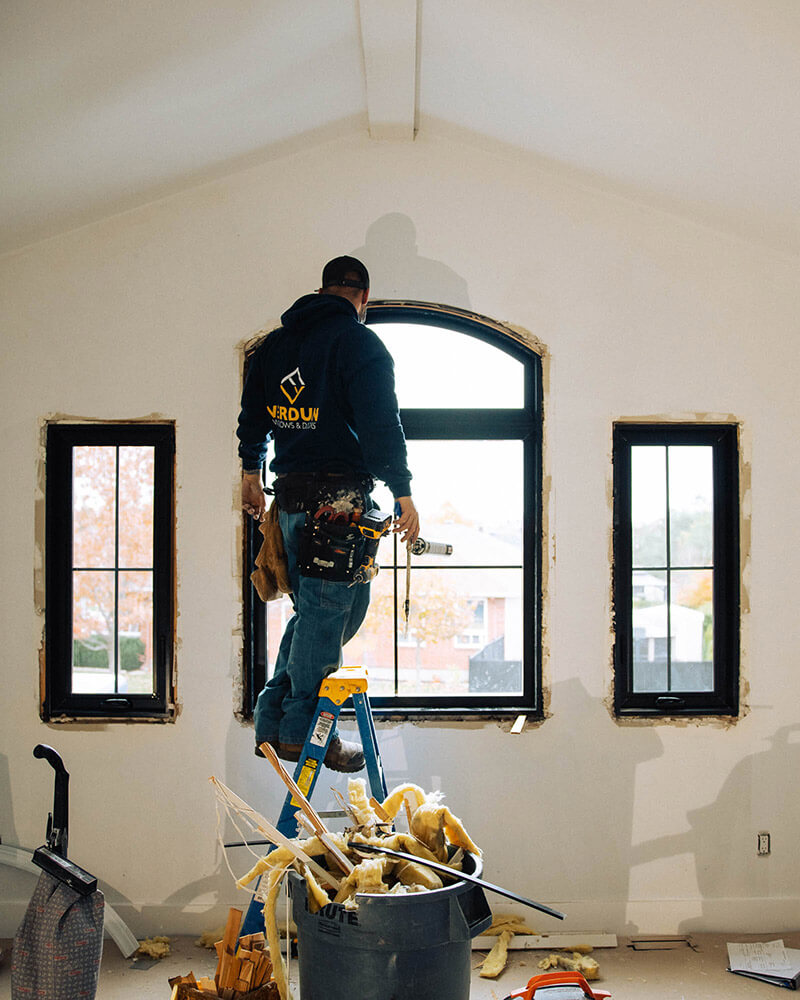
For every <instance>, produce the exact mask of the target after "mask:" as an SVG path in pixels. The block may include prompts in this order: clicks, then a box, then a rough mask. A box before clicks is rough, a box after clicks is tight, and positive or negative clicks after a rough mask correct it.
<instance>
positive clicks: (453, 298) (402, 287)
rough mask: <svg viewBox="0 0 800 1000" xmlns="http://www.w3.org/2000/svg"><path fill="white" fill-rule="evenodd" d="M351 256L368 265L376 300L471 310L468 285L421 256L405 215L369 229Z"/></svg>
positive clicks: (380, 220) (387, 217)
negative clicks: (413, 302)
mask: <svg viewBox="0 0 800 1000" xmlns="http://www.w3.org/2000/svg"><path fill="white" fill-rule="evenodd" d="M351 253H352V255H353V256H354V257H357V258H358V259H359V260H362V261H363V262H364V263H365V264H366V265H367V268H368V270H369V273H370V283H371V285H372V290H371V294H372V297H373V298H376V299H411V300H414V301H419V302H437V303H441V304H442V305H449V306H457V307H459V308H460V309H469V308H470V301H469V293H468V290H467V283H466V281H465V280H464V279H463V278H462V277H460V276H459V275H458V274H456V272H455V271H454V270H453V269H452V268H450V267H448V266H447V265H446V264H443V263H442V262H441V261H438V260H433V259H432V258H430V257H422V256H420V254H419V251H418V248H417V230H416V226H415V225H414V222H413V221H412V219H411V218H410V217H409V216H407V215H403V213H402V212H388V213H387V214H386V215H382V216H380V218H378V219H376V220H375V221H374V222H373V223H372V224H371V225H370V226H369V227H368V229H367V232H366V237H365V241H364V245H363V246H360V247H357V248H356V249H355V250H352V251H351Z"/></svg>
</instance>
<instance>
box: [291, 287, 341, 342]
mask: <svg viewBox="0 0 800 1000" xmlns="http://www.w3.org/2000/svg"><path fill="white" fill-rule="evenodd" d="M343 317H345V318H348V319H354V320H356V321H357V320H358V313H357V312H356V307H355V306H354V305H353V304H352V302H348V300H347V299H344V298H342V296H341V295H320V294H314V293H311V294H309V295H303V296H302V297H301V298H299V299H298V300H297V302H295V303H294V305H292V306H290V307H289V308H288V309H287V310H286V312H285V313H284V314H283V315H282V316H281V323H282V324H283V327H284V329H286V330H291V331H293V332H296V333H302V332H303V331H304V330H308V329H310V328H311V327H314V326H317V324H319V323H324V322H326V321H328V322H329V321H331V320H334V319H342V318H343Z"/></svg>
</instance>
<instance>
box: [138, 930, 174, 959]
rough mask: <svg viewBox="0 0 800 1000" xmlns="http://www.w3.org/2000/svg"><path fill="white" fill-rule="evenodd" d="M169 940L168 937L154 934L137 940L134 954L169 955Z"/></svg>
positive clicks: (162, 956)
mask: <svg viewBox="0 0 800 1000" xmlns="http://www.w3.org/2000/svg"><path fill="white" fill-rule="evenodd" d="M169 945H170V940H169V938H168V937H163V936H161V935H156V936H155V937H150V938H145V939H144V941H140V942H139V947H138V948H137V949H136V954H137V955H141V956H144V957H147V958H166V957H167V955H169Z"/></svg>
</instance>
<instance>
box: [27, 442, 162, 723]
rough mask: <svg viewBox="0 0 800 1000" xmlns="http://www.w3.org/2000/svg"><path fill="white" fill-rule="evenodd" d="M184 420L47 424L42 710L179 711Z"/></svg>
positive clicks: (139, 714) (91, 713) (68, 713)
mask: <svg viewBox="0 0 800 1000" xmlns="http://www.w3.org/2000/svg"><path fill="white" fill-rule="evenodd" d="M174 458H175V428H174V425H173V424H171V423H169V424H167V423H165V424H155V423H141V424H139V423H115V424H111V423H102V424H92V423H86V424H62V423H52V424H50V425H49V426H48V428H47V466H46V468H47V487H46V502H47V516H46V553H47V555H46V594H47V596H46V601H47V606H46V665H45V667H46V668H45V690H44V698H43V714H44V716H45V718H48V719H54V720H57V719H63V718H71V717H90V718H91V717H94V718H100V717H102V718H109V717H111V718H125V719H127V718H154V719H166V718H169V717H171V713H172V707H173V702H174V699H173V693H172V650H173V645H174V642H173V633H174V621H173V619H174V594H173V591H174V548H175V537H174V535H175V528H174V520H175V519H174V510H173V508H174Z"/></svg>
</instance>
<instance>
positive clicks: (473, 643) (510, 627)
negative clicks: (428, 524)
mask: <svg viewBox="0 0 800 1000" xmlns="http://www.w3.org/2000/svg"><path fill="white" fill-rule="evenodd" d="M399 577H400V581H399V582H400V609H399V617H398V623H397V625H398V649H397V662H398V691H397V694H398V695H400V696H401V697H402V696H412V695H424V696H426V697H436V696H438V695H441V696H450V695H462V696H470V695H474V696H476V697H477V698H480V697H482V696H485V695H487V694H494V695H497V694H520V693H521V692H522V650H523V630H522V572H521V570H508V569H505V570H502V569H477V570H475V569H458V568H453V569H450V568H447V569H416V570H412V583H411V604H410V614H409V620H408V626H407V627H406V623H405V619H404V616H403V613H402V602H403V599H404V596H405V579H404V573H403V572H400V574H399ZM393 641H394V587H393V580H392V574H391V572H390V571H385V572H381V573H379V574H378V577H377V578H376V580H375V581H374V582H373V592H372V601H371V603H370V609H369V612H368V614H367V617H366V619H365V621H364V624H363V625H362V627H361V629H360V630H359V632H358V634H357V635H356V636H355V638H354V639H353V640H352V641H351V642H350V643H348V645H347V646H346V647H345V662H346V663H354V664H358V665H360V666H366V667H367V668H368V670H369V677H370V693H371V694H372V695H374V696H377V695H391V694H393V693H394V690H393V682H394V660H393Z"/></svg>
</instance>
